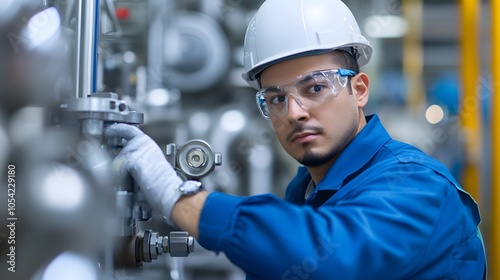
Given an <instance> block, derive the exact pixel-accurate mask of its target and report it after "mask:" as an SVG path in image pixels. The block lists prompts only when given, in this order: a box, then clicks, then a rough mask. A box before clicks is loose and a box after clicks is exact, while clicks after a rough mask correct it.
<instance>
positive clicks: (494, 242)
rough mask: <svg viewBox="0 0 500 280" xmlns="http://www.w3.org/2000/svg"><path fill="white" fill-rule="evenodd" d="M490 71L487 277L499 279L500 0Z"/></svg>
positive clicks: (496, 0) (496, 1) (494, 14)
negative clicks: (489, 198) (489, 218)
mask: <svg viewBox="0 0 500 280" xmlns="http://www.w3.org/2000/svg"><path fill="white" fill-rule="evenodd" d="M490 11H491V17H490V18H491V21H492V22H491V43H492V46H491V58H492V59H491V71H492V83H491V85H492V97H491V98H492V103H493V105H492V106H493V107H492V110H491V112H492V115H491V143H492V145H491V155H492V162H491V171H490V172H491V176H492V177H491V199H492V201H491V234H490V239H491V242H490V246H488V247H489V248H490V252H489V253H490V255H489V256H490V257H489V262H488V263H490V265H489V278H488V279H500V266H498V265H494V264H495V263H496V264H498V263H500V204H499V203H500V189H499V188H500V173H499V172H498V170H500V148H499V147H498V143H499V141H500V112H499V111H498V110H499V109H500V97H499V96H498V94H500V19H499V18H498V17H499V16H500V1H499V0H493V1H491V8H490Z"/></svg>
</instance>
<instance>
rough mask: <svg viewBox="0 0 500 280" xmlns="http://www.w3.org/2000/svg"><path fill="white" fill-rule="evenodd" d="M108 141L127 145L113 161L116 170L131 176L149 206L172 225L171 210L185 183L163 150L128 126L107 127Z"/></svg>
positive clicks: (114, 125) (139, 131) (105, 133)
mask: <svg viewBox="0 0 500 280" xmlns="http://www.w3.org/2000/svg"><path fill="white" fill-rule="evenodd" d="M104 135H105V136H106V137H120V138H124V139H125V140H127V144H126V145H125V147H123V149H122V150H121V151H120V152H119V153H118V155H117V156H116V157H115V158H114V160H113V163H112V166H113V169H115V170H116V171H119V172H120V174H121V175H124V176H125V175H127V173H130V174H131V175H132V177H133V178H134V180H135V181H136V182H137V184H138V185H139V187H140V188H141V190H142V191H143V192H144V194H145V196H146V199H147V201H148V202H149V204H150V205H151V206H152V207H153V208H155V209H156V210H158V211H160V213H161V214H162V215H163V216H165V219H166V220H167V223H169V224H170V225H173V224H174V223H173V221H172V216H171V214H172V208H173V207H174V204H175V203H176V202H177V200H179V198H180V197H181V193H180V191H179V190H178V187H179V186H180V185H181V184H182V179H181V178H180V177H179V176H177V173H176V172H175V170H174V169H173V168H172V166H171V165H170V164H169V163H168V161H167V159H166V158H165V156H164V155H163V152H162V151H161V149H160V147H159V146H158V144H156V142H154V141H153V139H151V138H150V137H149V136H147V135H146V134H145V133H144V132H142V131H141V130H140V129H139V128H137V127H135V126H132V125H128V124H123V123H120V124H113V125H110V126H108V127H107V128H106V129H105V131H104Z"/></svg>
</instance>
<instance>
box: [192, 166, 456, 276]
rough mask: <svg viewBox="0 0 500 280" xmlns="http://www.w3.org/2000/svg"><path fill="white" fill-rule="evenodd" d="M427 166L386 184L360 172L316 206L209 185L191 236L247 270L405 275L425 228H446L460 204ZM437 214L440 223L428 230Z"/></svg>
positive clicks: (425, 240) (423, 244) (442, 250)
mask: <svg viewBox="0 0 500 280" xmlns="http://www.w3.org/2000/svg"><path fill="white" fill-rule="evenodd" d="M432 173H433V171H432V170H430V169H428V168H425V167H420V166H413V167H412V176H408V177H405V179H404V180H401V181H394V182H391V183H390V184H388V182H387V177H385V176H366V179H365V180H362V181H361V182H363V184H360V185H359V186H356V187H354V188H349V189H348V188H344V189H340V191H339V192H338V193H337V194H336V195H334V197H338V196H341V197H342V199H340V200H338V201H334V199H331V200H329V201H327V202H326V203H325V204H323V205H322V206H321V207H319V208H317V209H313V208H312V207H310V206H308V205H303V206H297V205H293V204H291V203H288V202H286V201H283V200H281V199H280V198H278V197H276V196H274V195H259V196H253V197H235V196H231V195H227V194H222V193H212V194H210V195H209V197H208V199H207V201H206V203H205V206H204V208H203V210H202V214H201V218H200V225H199V231H200V236H199V240H198V241H199V243H200V244H201V245H202V246H203V247H205V248H206V249H209V250H213V251H215V252H220V251H222V252H224V253H225V254H226V255H227V256H228V258H229V259H230V260H231V261H232V262H233V263H234V264H236V265H237V266H239V267H240V268H242V269H243V270H244V271H245V272H246V273H247V274H248V276H249V278H255V279H294V280H295V279H297V280H298V279H408V278H409V277H410V276H411V275H412V273H414V270H415V267H416V266H417V265H418V264H419V262H420V260H421V259H422V257H424V256H425V257H426V258H428V257H429V256H430V255H429V254H427V251H428V248H427V246H428V244H429V238H430V236H431V235H435V234H438V235H441V236H443V237H444V236H448V235H449V236H453V235H454V232H456V231H457V228H456V227H457V224H459V223H458V220H459V219H460V217H461V214H460V211H463V209H462V207H461V204H460V203H459V201H460V198H459V196H458V193H457V192H456V189H455V188H454V187H453V186H451V185H450V183H449V182H448V181H447V180H446V179H445V178H443V177H441V176H435V175H436V174H435V173H434V174H432ZM440 220H447V221H446V222H447V225H446V226H445V227H443V228H440V229H439V232H437V233H436V232H434V231H435V230H436V228H435V225H436V224H437V223H438V221H440ZM442 240H444V241H445V240H448V241H446V242H450V243H453V242H454V241H453V240H454V239H453V238H442ZM438 245H439V246H437V247H439V248H432V250H433V253H432V256H434V255H435V256H437V258H439V256H444V255H446V254H448V255H449V251H447V250H450V248H451V247H452V244H438ZM438 263H439V264H438V265H444V266H442V267H436V268H435V271H439V270H443V271H441V273H444V274H443V275H447V273H449V272H450V271H449V270H450V269H451V268H450V267H446V264H443V263H442V262H438ZM428 276H429V275H428ZM434 276H436V275H434ZM436 279H437V278H436Z"/></svg>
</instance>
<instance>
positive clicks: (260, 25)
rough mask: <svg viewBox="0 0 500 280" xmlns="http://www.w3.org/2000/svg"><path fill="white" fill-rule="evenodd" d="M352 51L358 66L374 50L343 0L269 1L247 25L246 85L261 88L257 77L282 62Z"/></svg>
mask: <svg viewBox="0 0 500 280" xmlns="http://www.w3.org/2000/svg"><path fill="white" fill-rule="evenodd" d="M349 48H352V49H354V50H355V52H356V56H357V60H358V64H359V66H363V65H365V64H366V63H368V61H369V60H370V57H371V54H372V48H371V46H370V43H369V42H368V40H367V39H366V38H365V37H364V36H363V35H362V34H361V31H360V29H359V26H358V23H357V22H356V19H355V18H354V16H353V14H352V12H351V11H350V10H349V8H347V6H346V5H345V4H344V3H343V2H342V1H340V0H267V1H265V2H264V3H263V4H262V6H261V7H260V8H259V10H258V11H257V13H256V14H255V15H254V17H253V18H252V20H251V21H250V24H249V25H248V28H247V31H246V35H245V43H244V51H245V54H244V64H245V72H244V73H243V75H242V76H243V78H244V79H245V80H246V81H247V83H248V84H249V85H250V86H252V87H254V88H256V89H259V88H260V83H259V80H258V74H259V73H260V72H262V71H263V70H264V69H266V68H267V67H269V66H271V65H273V64H276V63H278V62H281V61H285V60H288V59H293V58H297V57H301V56H306V55H311V54H319V53H326V52H329V51H332V50H336V49H349Z"/></svg>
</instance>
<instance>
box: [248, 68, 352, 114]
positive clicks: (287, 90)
mask: <svg viewBox="0 0 500 280" xmlns="http://www.w3.org/2000/svg"><path fill="white" fill-rule="evenodd" d="M354 75H356V73H355V72H354V71H352V70H346V69H340V68H339V69H333V70H321V71H314V72H311V73H308V74H305V75H301V76H298V77H297V78H295V79H293V80H291V81H288V82H285V83H282V84H280V85H275V86H270V87H266V88H263V89H261V90H259V91H258V92H257V94H256V101H257V106H258V107H259V110H260V113H261V114H262V116H263V117H264V118H266V119H270V118H279V117H281V116H284V115H286V114H287V112H288V100H289V98H290V96H291V97H293V98H294V99H295V101H296V102H297V104H298V105H299V106H301V107H302V108H303V109H311V108H313V107H316V106H319V105H321V104H324V103H326V102H329V101H331V100H332V99H333V98H335V97H336V96H337V95H339V94H340V93H341V92H342V90H343V89H344V88H345V87H346V86H347V82H348V79H349V77H352V76H354Z"/></svg>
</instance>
